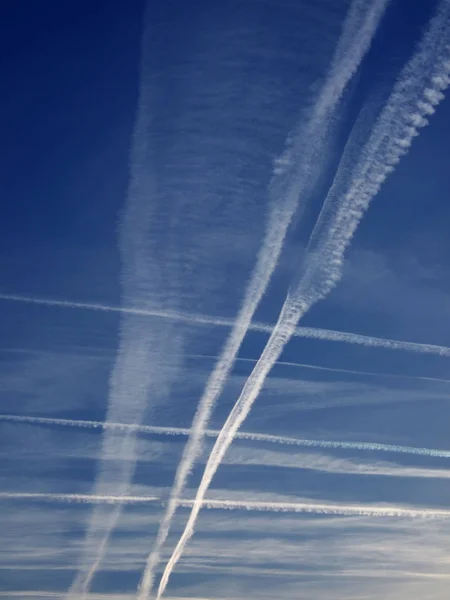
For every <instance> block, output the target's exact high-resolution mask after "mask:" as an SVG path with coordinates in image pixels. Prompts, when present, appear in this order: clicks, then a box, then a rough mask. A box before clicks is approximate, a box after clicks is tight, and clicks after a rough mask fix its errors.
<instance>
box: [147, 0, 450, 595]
mask: <svg viewBox="0 0 450 600" xmlns="http://www.w3.org/2000/svg"><path fill="white" fill-rule="evenodd" d="M448 9H449V2H447V1H445V2H443V3H442V5H441V7H440V8H439V9H438V11H437V14H436V16H435V17H434V18H433V19H432V21H431V22H430V25H429V27H428V29H427V32H426V33H425V36H424V38H423V40H422V43H421V45H420V46H419V49H418V51H417V52H416V54H415V55H414V56H413V58H412V59H411V60H410V61H409V63H408V64H407V65H406V67H405V68H404V69H403V70H402V73H401V74H400V77H399V80H398V81H397V83H396V84H395V86H394V90H393V92H392V94H391V96H390V98H389V100H388V102H387V104H386V106H385V108H384V109H383V111H382V112H381V115H380V117H379V118H378V121H377V123H376V124H375V127H374V129H373V132H372V133H371V135H370V137H369V141H368V143H367V144H366V146H365V147H364V148H363V151H362V153H361V154H362V158H361V159H360V160H359V163H357V166H356V168H354V169H353V172H352V174H351V181H350V184H349V187H348V189H347V190H345V189H344V190H341V189H340V188H339V184H338V183H339V181H340V179H341V178H343V177H344V178H345V173H344V175H342V172H341V169H342V170H344V169H343V167H342V163H341V165H340V167H339V169H338V172H337V175H336V177H335V182H334V183H333V186H332V188H331V190H330V193H329V195H328V196H327V199H326V200H325V203H324V211H325V218H322V214H321V216H320V217H319V222H318V226H317V227H316V228H315V229H314V231H313V234H312V238H311V240H312V243H311V244H310V245H309V246H308V250H309V251H311V248H314V254H313V260H312V261H311V262H310V263H309V264H308V266H307V269H306V272H305V274H304V275H302V277H301V278H300V280H299V282H298V283H296V285H293V286H292V288H291V289H290V290H289V293H288V296H287V298H286V301H285V304H284V306H283V308H282V311H281V313H280V317H279V319H278V322H277V324H276V326H275V328H274V330H273V332H272V334H271V336H270V338H269V340H268V342H267V345H266V347H265V348H264V351H263V353H262V354H261V357H260V359H259V361H258V362H257V363H256V365H255V367H254V369H253V371H252V373H251V374H250V376H249V378H248V380H247V382H246V384H245V385H244V388H243V390H242V392H241V395H240V397H239V398H238V400H237V402H236V404H235V406H234V407H233V409H232V411H231V412H230V414H229V416H228V418H227V420H226V422H225V424H224V426H223V428H222V430H221V432H220V433H219V436H218V437H217V440H216V442H215V444H214V447H213V449H212V451H211V454H210V457H209V459H208V462H207V464H206V467H205V469H204V473H203V477H202V480H201V482H200V485H199V488H198V491H197V494H196V498H195V502H194V505H193V507H192V510H191V514H190V516H189V519H188V521H187V523H186V526H185V529H184V532H183V534H182V536H181V538H180V540H179V541H178V543H177V546H176V547H175V550H174V551H173V553H172V556H171V557H170V559H169V561H168V563H167V565H166V568H165V570H164V573H163V576H162V578H161V582H160V585H159V588H158V594H157V600H159V598H160V597H161V595H162V594H163V593H164V591H165V589H166V587H167V583H168V580H169V577H170V575H171V573H172V571H173V569H174V567H175V565H176V563H177V562H178V560H179V558H180V557H181V555H182V553H183V550H184V548H185V546H186V543H187V542H188V540H189V539H190V538H191V537H192V535H193V533H194V528H195V523H196V520H197V517H198V514H199V512H200V510H201V508H202V505H203V501H204V498H205V494H206V492H207V490H208V488H209V485H210V483H211V480H212V478H213V477H214V474H215V472H216V471H217V469H218V467H219V465H220V463H221V461H222V460H223V457H224V455H225V452H226V451H227V449H228V447H229V446H230V444H231V443H232V441H233V438H234V436H235V435H236V432H237V430H238V429H239V427H240V425H241V424H242V423H243V421H244V420H245V418H246V417H247V415H248V413H249V411H250V409H251V407H252V404H253V402H254V401H255V399H256V398H257V396H258V394H259V392H260V390H261V388H262V386H263V384H264V381H265V378H266V377H267V375H268V373H269V371H270V370H271V368H272V366H273V364H274V363H275V361H276V360H278V358H279V356H280V355H281V352H282V351H283V349H284V347H285V345H286V343H287V342H288V341H289V340H290V338H291V337H292V336H293V334H294V332H295V329H296V327H297V324H298V321H299V319H300V318H301V317H302V316H303V315H304V314H305V313H306V312H307V311H308V310H309V309H310V308H311V306H313V305H314V304H315V303H316V302H317V301H319V300H320V299H322V298H324V297H326V296H327V294H328V293H329V292H330V290H331V289H332V288H333V287H334V286H335V285H336V284H337V282H338V281H339V279H340V277H341V274H342V263H343V256H344V253H345V250H346V249H347V247H348V245H349V243H350V241H351V238H352V236H353V234H354V232H355V230H356V228H357V226H358V224H359V222H360V220H361V218H362V216H363V214H364V212H365V210H366V209H367V208H368V206H369V203H370V201H371V199H372V198H373V197H374V196H375V194H376V193H377V192H378V190H379V188H380V186H381V184H382V183H383V182H384V180H385V179H386V177H387V176H388V174H389V173H390V172H391V171H392V170H393V169H394V165H395V164H397V162H398V161H399V160H400V158H401V156H403V155H404V154H405V153H406V151H407V149H408V148H409V147H410V145H411V143H412V139H413V137H414V136H415V135H417V133H418V128H419V127H421V126H424V125H425V124H426V121H424V115H425V114H428V113H431V112H433V111H434V106H435V105H436V104H438V103H439V102H440V100H442V98H443V94H442V90H443V89H445V88H446V87H447V86H448V84H449V79H448V72H449V71H450V55H449V46H448V39H449V38H448V34H449V31H448V30H449V27H450V23H449V19H448V16H449V15H448ZM411 96H412V99H411ZM413 102H415V106H412V104H413ZM419 117H420V118H419ZM345 168H347V165H345ZM341 187H342V186H341ZM328 206H331V211H329V210H328ZM334 207H336V208H334ZM327 212H331V214H330V215H328V214H326V213H327ZM316 239H317V241H316ZM315 246H316V247H317V249H315Z"/></svg>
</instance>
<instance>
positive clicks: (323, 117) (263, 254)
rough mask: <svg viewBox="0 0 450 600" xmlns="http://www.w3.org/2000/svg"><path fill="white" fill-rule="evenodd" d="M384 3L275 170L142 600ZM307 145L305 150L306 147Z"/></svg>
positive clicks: (353, 14)
mask: <svg viewBox="0 0 450 600" xmlns="http://www.w3.org/2000/svg"><path fill="white" fill-rule="evenodd" d="M386 4H387V0H376V1H374V2H373V3H372V5H371V6H370V7H368V6H367V2H366V1H365V0H355V1H354V2H353V3H352V5H351V7H350V9H349V13H348V16H347V18H346V21H345V23H344V26H343V30H342V34H341V37H340V39H339V41H338V45H337V49H336V55H335V57H334V59H333V61H332V64H331V68H330V71H329V73H328V77H327V79H326V81H325V82H324V85H323V88H322V90H321V92H320V94H319V96H318V98H317V102H316V104H315V106H314V108H313V110H312V114H311V117H310V119H309V121H308V122H307V123H306V125H305V126H304V127H303V128H302V129H301V130H300V131H299V132H298V133H297V138H298V139H297V141H296V142H295V143H294V145H293V148H290V149H289V152H290V153H291V152H298V150H299V147H300V146H302V148H301V151H302V160H301V161H299V162H298V163H297V164H295V165H293V166H292V167H291V166H290V164H289V160H285V161H284V160H281V162H285V163H286V164H287V170H288V172H289V173H290V174H291V176H292V180H291V182H290V184H289V186H287V187H286V186H285V185H284V181H285V172H284V168H282V169H279V170H277V171H276V172H275V174H274V177H273V181H272V184H271V195H272V196H276V197H275V198H274V197H273V198H272V200H273V202H272V207H271V211H272V213H271V215H270V217H269V221H268V225H267V231H266V236H265V239H264V241H263V245H262V248H261V249H260V251H259V254H258V258H257V263H256V266H255V268H254V271H253V273H252V275H251V279H250V283H249V285H248V287H247V290H246V293H245V297H244V300H243V303H242V306H241V309H240V311H239V313H238V316H237V319H236V321H235V323H234V326H233V328H232V331H231V333H230V336H229V337H228V339H227V342H226V343H225V346H224V348H223V351H222V353H221V356H220V358H219V360H218V362H217V364H216V367H215V369H214V371H213V372H212V374H211V376H210V378H209V380H208V383H207V385H206V388H205V391H204V393H203V395H202V397H201V398H200V401H199V405H198V408H197V411H196V414H195V417H194V421H193V424H192V431H191V434H190V436H189V440H188V442H187V444H186V447H185V449H184V452H183V455H182V457H181V460H180V464H179V466H178V469H177V471H176V474H175V481H174V484H173V487H172V491H171V495H170V498H169V503H168V506H167V509H166V512H165V514H164V516H163V519H162V521H161V524H160V528H159V531H158V535H157V538H156V542H155V544H154V547H153V549H152V552H151V553H150V554H149V556H148V559H147V563H146V567H145V569H144V573H143V575H142V579H141V582H140V586H139V593H138V597H139V599H140V600H145V599H146V598H148V596H149V595H150V592H151V589H152V586H153V579H154V571H155V568H156V566H157V565H158V563H159V560H160V552H161V549H162V547H163V545H164V543H165V541H166V539H167V536H168V534H169V530H170V525H171V521H172V519H173V516H174V514H175V511H176V508H177V504H178V500H179V497H180V494H181V493H182V491H183V488H184V486H185V483H186V479H187V477H188V475H189V473H190V471H191V469H192V466H193V464H194V462H195V460H196V458H197V456H198V454H199V451H200V448H201V441H202V438H203V436H204V430H205V428H206V426H207V424H208V422H209V419H210V416H211V412H212V409H213V407H214V405H215V403H216V401H217V399H218V397H219V396H220V394H221V392H222V390H223V387H224V385H225V382H226V380H227V377H228V375H229V373H230V370H231V368H232V366H233V364H234V361H235V358H236V356H237V353H238V352H239V348H240V346H241V344H242V341H243V339H244V337H245V335H246V333H247V331H248V330H249V328H250V325H251V321H252V318H253V315H254V313H255V311H256V309H257V307H258V305H259V302H260V301H261V298H262V297H263V295H264V293H265V290H266V289H267V286H268V284H269V281H270V279H271V276H272V274H273V272H274V270H275V268H276V265H277V263H278V259H279V257H280V254H281V250H282V248H283V243H284V239H285V237H286V234H287V231H288V228H289V225H290V223H291V220H292V218H293V216H294V214H297V216H300V215H301V213H302V212H303V210H304V204H303V205H302V206H300V207H299V198H300V197H301V198H302V199H305V198H306V197H307V196H308V194H309V193H310V192H311V190H312V187H313V185H314V183H315V182H316V180H317V177H318V174H319V172H320V165H321V161H320V160H317V159H318V157H320V155H321V152H322V151H323V148H324V142H325V139H326V134H327V133H328V129H329V127H330V119H331V117H332V115H333V111H334V110H335V108H336V106H337V104H338V103H339V100H340V99H341V97H342V94H343V92H344V90H345V88H346V87H347V85H348V82H349V81H350V79H351V77H352V76H353V75H354V73H355V72H356V70H357V68H358V66H359V64H360V62H361V60H362V58H363V57H364V55H365V54H366V52H367V50H368V48H369V46H370V43H371V40H372V38H373V35H374V32H375V30H376V29H377V26H378V23H379V20H380V19H381V16H382V14H383V12H384V9H385V6H386ZM305 142H306V144H307V146H306V147H305V146H304V144H305ZM282 159H283V157H282ZM280 184H281V185H280Z"/></svg>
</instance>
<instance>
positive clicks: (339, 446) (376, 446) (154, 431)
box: [0, 415, 450, 458]
mask: <svg viewBox="0 0 450 600" xmlns="http://www.w3.org/2000/svg"><path fill="white" fill-rule="evenodd" d="M0 421H9V422H12V423H29V424H30V425H33V424H34V425H57V426H62V427H77V428H81V429H116V430H117V431H129V430H132V431H134V432H136V433H146V434H149V435H169V436H188V435H190V433H191V430H190V429H187V428H182V427H158V426H156V425H155V426H154V425H134V424H128V423H113V422H111V421H79V420H75V419H55V418H51V417H27V416H22V415H0ZM219 433H220V431H219V430H217V429H206V430H205V436H206V437H210V438H217V437H218V435H219ZM235 438H236V439H239V440H249V441H253V442H263V443H269V444H281V445H284V446H300V447H306V448H330V449H336V450H361V451H368V452H392V453H399V454H415V455H418V456H430V457H433V458H450V450H439V449H437V448H417V447H414V446H400V445H397V444H380V443H377V442H357V441H356V442H342V441H338V440H311V439H301V438H293V437H288V436H281V435H270V434H267V433H252V432H243V431H238V432H237V433H236V436H235Z"/></svg>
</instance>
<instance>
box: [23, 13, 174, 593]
mask: <svg viewBox="0 0 450 600" xmlns="http://www.w3.org/2000/svg"><path fill="white" fill-rule="evenodd" d="M144 21H145V17H144ZM142 40H143V41H142V43H143V46H144V45H145V44H146V43H147V37H146V36H145V35H144V36H143V38H142ZM142 55H143V56H144V57H145V56H147V55H148V53H146V51H145V49H144V48H143V51H142ZM144 62H145V61H142V63H141V73H140V86H139V98H138V106H137V114H136V119H135V123H134V128H133V134H132V141H131V150H130V170H129V171H130V174H129V184H128V190H127V195H126V200H125V205H124V210H123V212H122V213H121V214H120V215H119V217H120V219H119V220H120V223H119V231H118V247H119V253H120V259H121V270H120V283H121V299H122V301H123V302H124V304H130V302H133V301H137V302H139V301H142V300H143V299H146V300H148V298H149V296H150V298H152V297H153V295H152V294H156V293H157V294H158V296H162V297H163V298H164V301H165V302H167V304H168V305H169V306H171V303H172V301H173V299H174V298H175V293H174V292H173V289H174V288H176V281H174V280H175V279H176V278H175V276H176V275H177V274H176V272H172V273H170V278H169V279H170V282H169V284H167V285H165V286H164V287H161V288H160V287H158V283H159V281H160V272H159V265H158V261H159V259H158V256H159V252H160V251H165V250H166V246H165V244H167V248H168V249H169V250H173V248H172V247H170V244H171V243H172V241H173V236H172V235H171V232H170V231H168V232H167V237H166V238H164V239H162V240H161V243H160V245H159V247H158V252H155V253H154V249H153V248H152V247H151V246H149V239H150V236H149V228H150V227H152V226H153V225H152V224H153V223H154V221H155V219H154V214H153V213H154V212H156V210H157V209H156V208H155V205H156V206H157V198H158V195H157V193H156V190H155V185H156V184H155V180H154V177H153V174H152V171H151V168H150V167H149V163H151V159H152V156H151V148H150V136H149V135H148V133H149V131H150V128H151V124H152V122H151V121H152V117H153V115H152V111H151V110H150V106H151V93H152V89H151V85H150V82H149V78H148V70H146V68H145V64H144ZM169 266H170V265H164V266H163V267H164V268H165V269H168V268H169ZM175 270H176V269H175ZM175 270H174V271H175ZM149 290H152V294H149ZM16 299H17V298H16ZM64 306H66V307H67V308H69V307H72V308H89V309H93V308H94V307H93V306H92V305H82V304H81V305H78V306H77V304H75V305H73V303H69V304H64ZM105 308H106V307H101V308H100V309H99V310H105ZM107 310H109V307H108V308H107ZM119 312H120V313H121V314H122V317H123V318H122V319H121V322H120V331H119V348H118V351H117V356H116V361H115V364H114V367H113V369H112V372H111V376H110V381H109V392H108V402H107V413H106V421H113V422H125V423H129V424H133V423H140V422H142V419H143V415H144V413H145V411H146V409H147V408H148V401H149V399H151V400H152V402H153V403H156V402H158V401H161V400H162V399H163V398H165V397H166V396H167V395H168V394H169V384H170V382H171V380H170V376H169V374H168V373H169V371H168V367H167V365H168V357H169V356H170V360H171V362H172V372H173V364H174V363H176V361H177V358H178V357H179V356H180V351H179V349H180V346H181V336H182V332H181V331H180V330H179V328H178V327H176V325H175V323H165V322H157V323H150V324H149V326H148V327H146V328H145V330H143V323H142V319H140V318H139V313H138V312H136V311H134V310H131V311H119ZM136 452H137V439H136V431H135V430H133V429H127V430H126V431H125V433H124V435H120V436H118V435H117V431H115V430H114V429H105V430H104V432H103V435H102V450H101V456H100V458H99V466H98V471H97V476H96V478H95V482H94V492H95V493H96V494H99V495H102V494H105V493H109V492H110V489H111V486H112V484H113V483H114V484H115V487H114V493H115V494H117V496H118V497H119V498H120V497H121V496H123V497H125V496H126V495H127V493H128V490H129V488H130V482H131V480H132V478H133V475H134V471H135V467H136V460H123V459H122V457H123V456H127V457H136ZM111 458H113V459H114V460H109V459H111ZM121 513H122V504H121V502H120V501H119V502H118V503H117V504H116V505H115V506H113V507H112V508H111V507H105V506H101V505H98V506H95V507H94V509H93V511H92V515H91V519H90V523H89V526H88V530H87V532H86V536H85V540H84V544H83V549H82V550H83V553H82V556H81V559H80V564H79V568H78V570H77V573H76V575H75V578H74V580H73V582H72V584H71V586H70V589H69V590H68V595H67V598H68V600H84V599H85V598H86V597H87V595H88V593H89V589H90V586H91V582H92V580H93V578H94V576H95V573H96V571H97V569H98V567H99V565H100V564H101V561H102V559H103V557H104V554H105V552H106V547H107V544H108V541H109V538H110V536H111V532H112V531H113V530H114V528H115V527H116V525H117V523H118V521H119V518H120V516H121Z"/></svg>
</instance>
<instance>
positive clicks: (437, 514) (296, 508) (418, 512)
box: [0, 492, 450, 519]
mask: <svg viewBox="0 0 450 600" xmlns="http://www.w3.org/2000/svg"><path fill="white" fill-rule="evenodd" d="M0 500H3V501H11V500H34V501H44V502H63V503H69V504H149V503H158V504H164V500H163V499H162V498H159V497H157V496H127V495H120V496H114V495H100V494H52V493H50V492H49V493H44V492H43V493H38V492H36V493H33V492H29V493H27V492H0ZM195 502H196V500H186V499H180V501H179V506H181V507H182V508H191V507H192V506H193V505H194V503H195ZM202 506H203V508H209V509H212V510H248V511H255V512H280V513H285V512H286V513H289V512H290V513H311V514H321V515H343V516H359V517H406V518H434V519H450V510H446V509H436V508H409V507H403V506H397V505H390V506H389V505H377V504H343V503H342V504H341V503H339V504H338V503H322V502H258V501H248V500H216V499H204V500H203V501H202Z"/></svg>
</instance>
